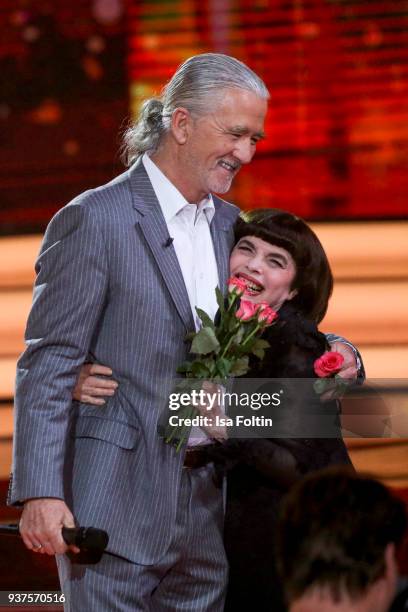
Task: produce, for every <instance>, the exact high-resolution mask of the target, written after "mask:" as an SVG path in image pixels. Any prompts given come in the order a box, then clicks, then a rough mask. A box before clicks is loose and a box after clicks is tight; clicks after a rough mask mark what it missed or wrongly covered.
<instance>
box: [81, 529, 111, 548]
mask: <svg viewBox="0 0 408 612" xmlns="http://www.w3.org/2000/svg"><path fill="white" fill-rule="evenodd" d="M108 542H109V536H108V534H107V533H106V531H103V529H95V527H85V530H84V535H83V539H82V546H81V548H84V549H86V550H98V551H103V550H105V548H106V547H107V545H108Z"/></svg>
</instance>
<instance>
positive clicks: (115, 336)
mask: <svg viewBox="0 0 408 612" xmlns="http://www.w3.org/2000/svg"><path fill="white" fill-rule="evenodd" d="M214 204H215V215H214V217H213V220H212V223H211V234H212V239H213V244H214V250H215V254H216V259H217V264H218V272H219V281H220V287H224V286H225V284H226V279H227V275H228V260H229V252H230V248H231V246H232V244H233V231H232V225H233V223H234V221H235V218H236V216H237V214H238V212H239V211H238V209H237V208H236V207H235V206H233V205H232V204H228V203H227V202H224V201H222V200H220V199H219V198H217V197H214ZM167 238H168V229H167V226H166V223H165V221H164V217H163V215H162V212H161V208H160V206H159V203H158V201H157V198H156V196H155V193H154V191H153V188H152V185H151V183H150V180H149V178H148V176H147V174H146V171H145V169H144V166H143V164H142V163H141V162H140V160H139V162H138V163H136V164H135V165H134V166H133V167H132V168H131V169H130V170H128V171H126V172H125V173H123V174H122V175H120V176H119V177H117V178H116V179H114V180H113V181H112V182H110V183H108V184H107V185H104V186H102V187H99V188H97V189H92V190H90V191H87V192H85V193H84V194H81V195H80V196H79V197H77V198H76V199H75V200H73V201H72V202H71V203H70V204H68V205H67V206H65V207H64V208H63V209H61V210H60V211H59V212H58V213H57V214H56V216H55V217H54V218H53V219H52V221H51V223H50V224H49V226H48V228H47V231H46V233H45V237H44V241H43V244H42V248H41V251H40V255H39V258H38V260H37V263H36V271H37V280H36V284H35V288H34V299H33V306H32V310H31V312H30V315H29V319H28V324H27V330H26V344H27V348H26V351H25V352H24V353H23V355H22V356H21V358H20V360H19V362H18V371H17V387H16V397H15V408H16V424H15V440H14V453H13V477H12V481H11V485H10V495H9V501H10V503H12V504H18V503H19V502H21V501H23V500H25V499H28V498H32V497H56V498H61V499H65V501H66V502H67V504H68V506H69V507H70V508H71V509H72V511H73V513H74V516H75V518H76V520H77V521H78V523H79V524H82V525H92V526H95V527H99V528H102V529H105V530H106V531H107V532H108V533H109V535H110V543H109V549H108V550H110V551H111V552H113V553H115V554H118V555H121V556H123V557H126V558H128V559H130V560H133V561H135V562H138V563H143V564H152V563H154V562H156V561H157V560H158V559H160V558H161V557H162V556H163V555H164V553H165V552H166V550H167V548H168V546H169V544H170V542H171V537H172V530H173V525H174V522H175V512H176V506H177V496H178V490H179V483H180V474H181V466H182V463H183V453H182V452H181V453H179V454H177V453H176V452H175V450H174V448H172V447H170V446H168V445H165V444H164V442H163V441H162V440H161V439H159V437H158V434H157V423H158V420H159V417H160V415H161V413H162V411H163V409H164V408H165V406H166V399H165V398H166V392H168V391H170V390H171V379H172V377H174V376H175V372H176V368H177V365H178V364H179V363H180V362H181V361H183V360H184V359H185V358H186V355H187V352H188V348H189V347H188V345H187V344H186V342H185V341H184V338H185V336H186V334H187V332H189V331H191V330H193V329H194V322H193V317H192V313H191V308H190V303H189V299H188V295H187V291H186V288H185V285H184V281H183V277H182V273H181V270H180V267H179V264H178V260H177V256H176V254H175V251H174V248H173V246H170V247H169V246H167V247H165V246H164V244H165V242H166V239H167ZM198 256H199V254H198ZM84 361H96V362H99V363H103V364H108V365H109V366H110V367H111V368H112V370H113V375H114V377H115V379H116V380H117V381H118V382H119V387H118V390H117V392H116V393H115V395H114V397H112V398H109V399H108V400H107V402H106V404H105V405H104V406H103V407H101V408H95V407H91V406H89V405H86V404H80V403H77V402H72V398H71V394H72V389H73V387H74V385H75V382H76V379H77V376H78V372H79V369H80V367H81V365H82V364H83V363H84Z"/></svg>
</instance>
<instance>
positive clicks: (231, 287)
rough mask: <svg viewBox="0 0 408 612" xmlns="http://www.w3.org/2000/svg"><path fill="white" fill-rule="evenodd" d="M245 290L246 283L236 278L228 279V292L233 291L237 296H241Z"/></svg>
mask: <svg viewBox="0 0 408 612" xmlns="http://www.w3.org/2000/svg"><path fill="white" fill-rule="evenodd" d="M245 289H246V283H245V281H243V280H242V279H241V278H238V277H236V276H231V277H230V278H229V279H228V292H229V293H232V292H233V291H235V293H236V294H237V295H243V293H244V291H245Z"/></svg>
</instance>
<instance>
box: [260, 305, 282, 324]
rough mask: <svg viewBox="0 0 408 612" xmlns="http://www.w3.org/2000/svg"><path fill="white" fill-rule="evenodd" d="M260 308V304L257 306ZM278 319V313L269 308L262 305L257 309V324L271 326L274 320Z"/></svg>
mask: <svg viewBox="0 0 408 612" xmlns="http://www.w3.org/2000/svg"><path fill="white" fill-rule="evenodd" d="M258 306H260V304H258ZM277 318H278V313H277V312H275V311H274V310H273V308H271V307H270V306H268V305H266V306H264V305H263V304H262V306H261V308H258V321H259V323H264V325H265V326H268V325H272V323H273V322H274V321H275V319H277Z"/></svg>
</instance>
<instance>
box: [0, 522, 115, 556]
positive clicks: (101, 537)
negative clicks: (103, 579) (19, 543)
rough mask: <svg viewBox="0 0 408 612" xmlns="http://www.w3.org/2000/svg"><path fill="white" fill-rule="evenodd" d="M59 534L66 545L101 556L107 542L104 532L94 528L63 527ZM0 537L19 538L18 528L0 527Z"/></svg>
mask: <svg viewBox="0 0 408 612" xmlns="http://www.w3.org/2000/svg"><path fill="white" fill-rule="evenodd" d="M61 533H62V537H63V539H64V542H65V543H66V544H68V545H69V544H73V545H74V546H78V548H79V549H80V550H81V551H84V552H92V553H100V554H102V553H103V551H104V550H105V548H106V547H107V545H108V542H109V536H108V534H107V533H106V531H103V529H96V528H95V527H63V528H62V530H61ZM0 535H8V536H19V535H20V529H19V526H18V525H0Z"/></svg>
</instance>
